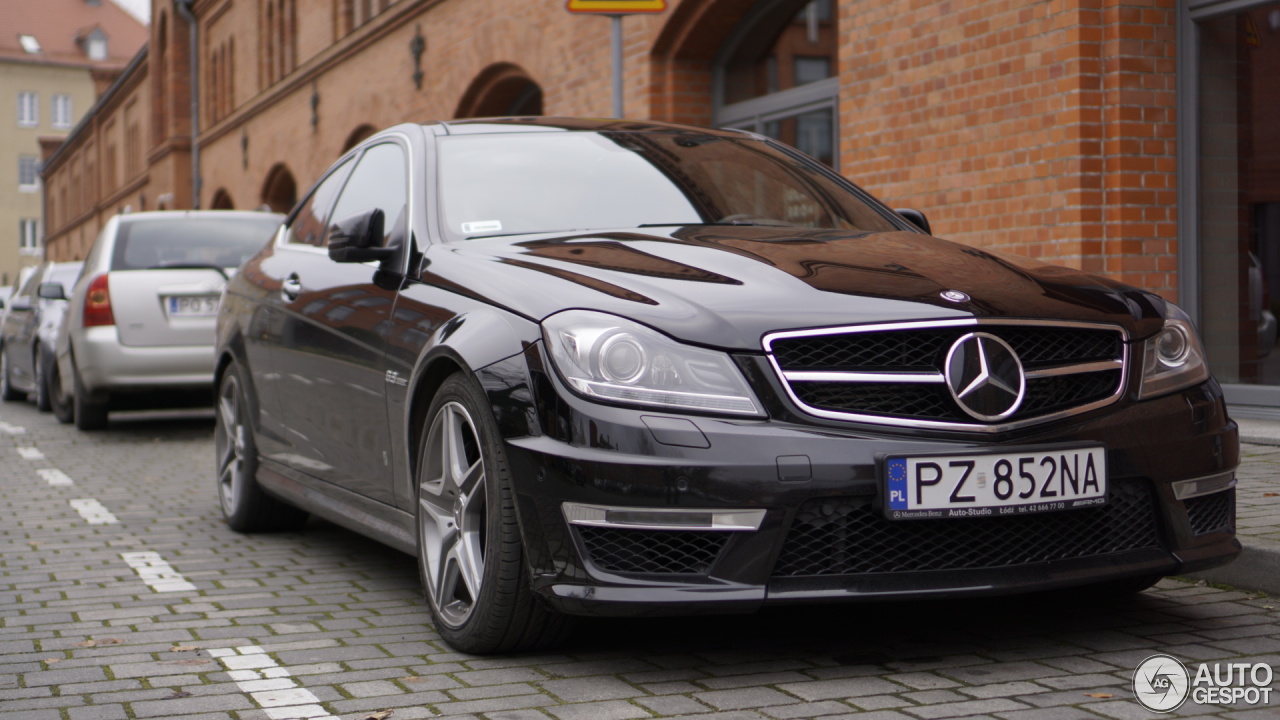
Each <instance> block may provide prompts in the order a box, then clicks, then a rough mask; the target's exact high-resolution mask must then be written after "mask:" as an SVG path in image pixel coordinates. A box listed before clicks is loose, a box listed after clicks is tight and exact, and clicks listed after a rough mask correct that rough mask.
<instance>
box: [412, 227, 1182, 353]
mask: <svg viewBox="0 0 1280 720" xmlns="http://www.w3.org/2000/svg"><path fill="white" fill-rule="evenodd" d="M430 260H431V264H430V265H429V266H428V269H427V272H426V276H427V277H426V278H424V279H427V280H428V281H429V282H431V281H435V282H441V283H444V284H447V285H450V286H452V287H453V288H454V289H458V290H464V289H465V290H464V291H466V292H469V293H470V294H473V295H476V296H478V297H480V298H481V299H484V300H486V301H488V302H492V303H494V304H497V305H501V306H503V307H507V308H509V309H511V310H513V311H515V312H518V313H520V314H522V315H525V316H527V317H530V318H532V319H534V320H541V319H542V318H544V317H546V316H548V315H550V314H552V313H555V312H558V311H560V310H565V309H569V308H586V309H593V310H600V311H603V312H610V313H615V314H618V315H623V316H626V317H629V318H632V319H635V320H637V321H639V322H643V323H646V324H648V325H651V326H653V327H655V328H657V329H659V330H662V331H664V332H666V333H668V334H670V335H672V336H674V337H677V338H680V339H682V340H684V341H687V342H693V343H697V344H703V345H709V346H714V347H722V348H739V349H751V350H759V349H760V347H761V338H762V337H763V336H764V335H765V334H767V333H769V332H772V331H776V330H790V329H799V328H811V327H825V326H835V325H854V324H865V323H876V322H895V321H905V320H928V319H943V318H964V317H1016V318H1039V319H1055V320H1078V321H1089V322H1108V323H1115V324H1117V325H1120V326H1122V327H1124V328H1125V329H1126V330H1127V331H1128V332H1129V334H1130V337H1133V338H1141V337H1145V336H1147V335H1150V334H1152V333H1154V332H1155V331H1156V330H1158V329H1159V327H1160V324H1161V322H1162V313H1163V302H1162V301H1161V300H1160V299H1159V298H1158V297H1156V296H1154V295H1151V294H1149V293H1145V292H1142V291H1140V290H1137V289H1135V288H1131V287H1128V286H1125V285H1122V284H1119V283H1116V282H1113V281H1110V280H1107V279H1105V278H1099V277H1096V276H1092V275H1088V274H1086V273H1082V272H1080V271H1078V270H1072V269H1069V268H1063V267H1055V266H1049V265H1043V264H1039V263H1035V262H1033V261H1030V260H1019V259H1016V258H1012V259H1011V258H1009V257H1006V256H996V255H994V254H992V253H988V252H986V251H983V250H978V249H975V248H971V247H967V246H964V245H959V244H956V243H952V242H948V241H946V240H940V239H938V238H933V237H930V236H927V235H922V234H919V233H912V232H880V233H865V232H856V231H844V230H810V229H800V228H790V227H788V228H778V227H761V226H685V227H672V228H660V229H659V228H652V229H649V228H645V229H641V230H629V231H614V232H592V233H566V234H540V235H523V236H517V237H502V238H481V239H474V240H470V241H468V242H466V243H461V244H453V245H446V246H436V247H435V248H433V252H431V253H430ZM947 290H958V291H960V292H962V293H964V294H965V295H967V296H968V298H969V299H968V300H962V301H960V302H954V301H952V300H948V299H945V298H944V297H943V293H944V292H945V291H947Z"/></svg>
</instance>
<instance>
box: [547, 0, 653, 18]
mask: <svg viewBox="0 0 1280 720" xmlns="http://www.w3.org/2000/svg"><path fill="white" fill-rule="evenodd" d="M566 7H567V8H568V9H569V12H571V13H598V14H601V15H629V14H631V13H660V12H662V11H664V10H666V9H667V0H569V4H568V5H567V6H566Z"/></svg>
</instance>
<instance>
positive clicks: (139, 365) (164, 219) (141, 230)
mask: <svg viewBox="0 0 1280 720" xmlns="http://www.w3.org/2000/svg"><path fill="white" fill-rule="evenodd" d="M283 219H284V218H283V216H281V215H277V214H271V213H261V212H232V211H226V210H212V211H172V212H147V213H134V214H129V215H117V216H115V217H113V218H111V220H109V221H108V222H107V224H106V225H105V226H104V227H103V229H102V232H101V233H99V235H98V238H97V240H96V241H95V242H94V245H93V249H92V250H90V251H89V256H88V257H87V258H85V264H84V271H83V272H82V273H81V275H80V279H79V281H78V282H77V283H76V286H75V289H74V290H72V292H71V297H70V311H69V313H68V316H67V321H66V323H64V331H63V332H62V333H61V334H60V337H59V341H58V349H57V356H58V358H57V359H58V368H57V370H56V371H55V372H56V373H57V374H58V382H57V385H56V389H55V393H57V396H56V397H55V398H54V403H55V404H58V403H59V402H60V401H61V402H63V403H65V402H66V401H67V400H70V401H71V405H72V406H73V411H74V412H73V414H74V419H75V423H76V427H78V428H80V429H81V430H94V429H99V428H102V427H105V426H106V424H107V413H108V412H110V411H111V410H123V409H140V408H158V407H189V406H196V405H207V404H210V403H211V402H212V398H213V395H212V390H211V383H212V381H213V365H214V362H213V361H214V356H213V333H214V321H215V320H216V317H217V312H218V303H219V300H220V298H221V295H222V288H223V287H224V286H225V285H226V282H227V278H228V277H229V276H230V274H231V273H233V272H234V271H235V269H236V268H238V267H239V266H240V264H241V263H243V262H244V261H245V260H247V259H249V258H250V257H252V256H253V255H254V254H255V253H257V252H258V250H260V249H262V247H263V245H265V244H266V243H267V242H268V241H269V240H271V238H272V237H273V236H274V234H275V232H276V230H277V228H279V226H280V223H281V221H282V220H283ZM60 419H67V420H69V419H70V418H63V417H61V415H60Z"/></svg>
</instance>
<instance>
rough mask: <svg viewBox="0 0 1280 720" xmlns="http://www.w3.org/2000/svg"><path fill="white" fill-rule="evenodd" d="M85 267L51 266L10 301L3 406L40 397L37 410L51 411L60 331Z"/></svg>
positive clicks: (3, 333) (1, 352)
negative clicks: (70, 295)
mask: <svg viewBox="0 0 1280 720" xmlns="http://www.w3.org/2000/svg"><path fill="white" fill-rule="evenodd" d="M81 265H83V263H79V262H63V263H53V262H46V263H44V264H42V265H40V267H39V268H38V269H37V270H36V271H35V272H33V273H28V279H27V281H26V282H24V283H23V284H22V286H21V287H20V288H19V289H18V292H17V293H15V294H13V295H12V296H10V297H9V302H8V308H7V311H6V313H5V314H4V318H3V320H0V400H4V401H5V402H13V401H15V400H26V399H27V395H28V394H29V393H30V394H34V395H35V396H36V407H38V408H40V409H41V410H43V411H45V412H48V411H49V410H50V409H51V406H50V396H51V395H52V393H50V392H49V373H50V368H51V367H52V366H53V349H54V344H55V342H56V338H57V334H58V328H59V326H60V325H61V324H62V321H63V317H64V315H65V314H66V308H67V297H66V291H67V289H69V288H70V287H71V286H72V285H74V284H75V281H76V278H77V277H79V275H80V267H81Z"/></svg>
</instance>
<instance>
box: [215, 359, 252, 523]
mask: <svg viewBox="0 0 1280 720" xmlns="http://www.w3.org/2000/svg"><path fill="white" fill-rule="evenodd" d="M245 431H246V430H245V426H244V420H243V414H242V412H241V408H240V381H239V380H238V379H237V378H236V377H235V376H234V375H228V376H227V377H226V378H225V379H224V380H223V382H222V390H221V391H220V392H219V393H218V425H217V428H216V431H215V432H214V437H213V443H214V450H215V452H216V454H217V458H218V496H219V497H220V498H221V499H222V510H223V512H225V513H226V514H227V515H228V516H230V515H234V514H235V512H236V509H237V508H238V507H239V506H240V501H241V498H242V496H243V495H244V489H245V440H244V434H245Z"/></svg>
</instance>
